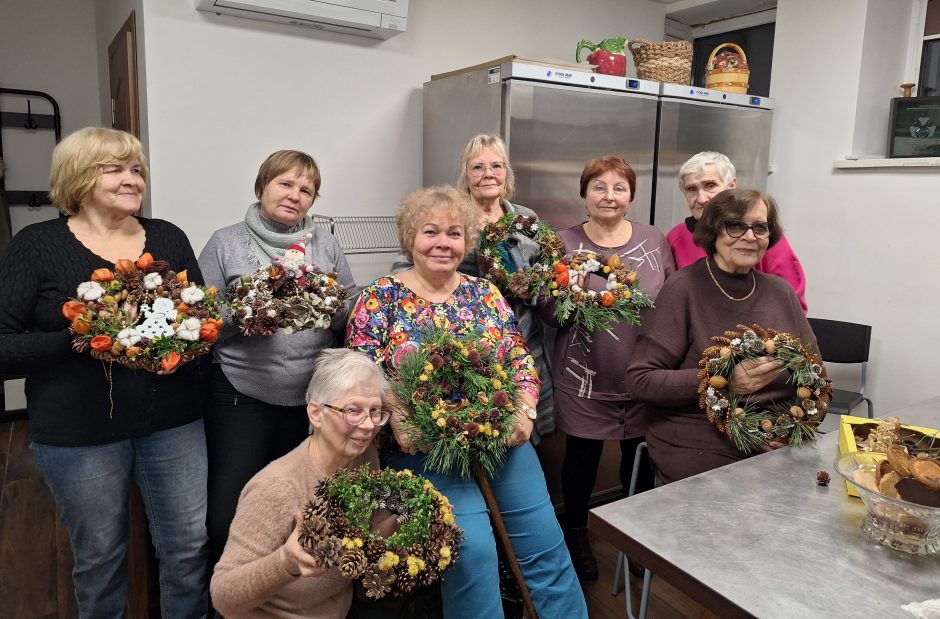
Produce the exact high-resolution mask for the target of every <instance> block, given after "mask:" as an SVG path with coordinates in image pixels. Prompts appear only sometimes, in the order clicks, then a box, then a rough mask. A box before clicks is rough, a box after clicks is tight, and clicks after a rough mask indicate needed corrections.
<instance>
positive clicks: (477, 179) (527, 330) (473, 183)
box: [392, 133, 555, 445]
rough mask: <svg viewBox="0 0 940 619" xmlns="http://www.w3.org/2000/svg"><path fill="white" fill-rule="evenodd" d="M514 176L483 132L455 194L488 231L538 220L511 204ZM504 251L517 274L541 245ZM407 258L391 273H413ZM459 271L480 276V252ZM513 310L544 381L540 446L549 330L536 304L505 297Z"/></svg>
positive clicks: (522, 244) (498, 145) (501, 149)
mask: <svg viewBox="0 0 940 619" xmlns="http://www.w3.org/2000/svg"><path fill="white" fill-rule="evenodd" d="M515 184H516V183H515V175H514V174H513V171H512V167H510V165H509V155H508V153H507V152H506V144H505V143H504V142H503V140H502V138H500V137H499V136H498V135H492V134H485V133H481V134H480V135H476V136H474V137H472V138H470V141H469V142H467V145H466V146H464V149H463V154H462V155H461V157H460V168H459V170H458V172H457V189H458V190H460V191H465V192H467V194H468V195H469V196H470V199H471V201H472V202H473V203H474V204H475V205H476V206H477V208H478V209H479V212H480V222H481V223H482V224H483V225H484V226H485V225H486V224H487V223H489V222H493V221H496V220H498V219H499V218H500V217H502V216H503V215H505V214H506V213H514V214H518V215H524V216H526V217H536V218H537V217H538V215H536V214H535V212H534V211H533V210H531V209H528V208H526V207H524V206H519V205H518V204H513V203H511V202H510V201H509V198H511V197H512V194H513V190H514V189H515ZM505 244H506V247H505V249H506V252H507V255H508V257H509V259H510V260H511V261H512V263H513V264H511V265H510V264H507V265H506V266H507V270H508V271H509V272H513V271H515V270H516V268H517V267H525V266H528V265H529V264H531V263H532V262H533V261H534V260H535V259H536V257H537V256H538V253H539V246H538V244H537V243H536V242H535V241H533V240H532V239H530V238H529V237H527V236H523V235H521V234H510V236H509V238H508V239H507V240H506V243H505ZM411 266H412V265H411V263H410V262H408V261H407V260H406V259H405V257H404V255H403V254H402V255H400V256H399V257H398V258H396V260H395V262H394V264H393V265H392V272H393V273H398V272H400V271H404V270H405V269H408V268H411ZM457 270H458V271H460V272H461V273H466V274H467V275H472V276H474V277H481V276H482V275H481V273H480V270H479V267H478V266H477V252H476V248H474V249H473V250H471V251H470V252H468V253H467V255H466V257H465V258H464V259H463V262H462V263H461V264H460V266H458V267H457ZM506 300H507V301H509V304H510V306H511V307H512V311H513V313H514V314H515V315H516V320H517V321H518V323H519V330H520V331H521V332H522V335H523V337H525V339H526V343H527V344H528V345H529V351H530V352H531V353H532V358H533V360H534V361H535V369H536V371H538V374H539V378H540V379H541V380H542V389H541V392H540V393H539V403H538V416H537V417H536V420H535V430H534V431H533V432H532V439H531V440H532V444H533V445H538V443H539V442H540V441H541V439H542V437H544V436H548V435H549V434H551V433H552V432H554V431H555V419H554V413H553V408H552V380H551V371H550V366H549V359H548V357H547V355H546V354H545V342H544V340H545V328H544V326H543V325H542V319H541V317H540V316H539V314H538V313H537V312H536V311H535V307H534V303H535V300H534V299H533V300H532V301H523V300H520V299H515V298H513V297H509V296H507V297H506Z"/></svg>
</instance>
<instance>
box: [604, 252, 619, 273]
mask: <svg viewBox="0 0 940 619" xmlns="http://www.w3.org/2000/svg"><path fill="white" fill-rule="evenodd" d="M607 266H609V267H610V268H612V269H619V268H620V267H622V266H623V261H622V260H620V254H618V253H617V252H614V253H612V254H610V258H608V259H607Z"/></svg>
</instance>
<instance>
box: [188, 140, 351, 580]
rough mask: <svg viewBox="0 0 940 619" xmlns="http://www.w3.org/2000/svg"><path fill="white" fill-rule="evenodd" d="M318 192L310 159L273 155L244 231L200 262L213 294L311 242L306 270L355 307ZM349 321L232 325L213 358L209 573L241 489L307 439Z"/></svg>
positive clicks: (210, 247)
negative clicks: (312, 390) (315, 375)
mask: <svg viewBox="0 0 940 619" xmlns="http://www.w3.org/2000/svg"><path fill="white" fill-rule="evenodd" d="M319 190H320V170H319V168H318V167H317V164H316V162H315V161H314V160H313V158H312V157H311V156H310V155H308V154H306V153H302V152H299V151H294V150H282V151H278V152H276V153H273V154H272V155H270V156H269V157H268V158H267V159H266V160H265V161H264V163H263V164H261V168H260V169H259V170H258V177H257V179H256V180H255V195H256V196H257V197H258V200H259V201H258V202H255V203H254V204H252V205H251V206H249V207H248V212H247V213H245V219H244V221H240V222H238V223H236V224H234V225H231V226H228V227H227V228H222V229H221V230H218V231H216V232H215V234H213V235H212V238H210V239H209V242H208V243H207V244H206V246H205V248H203V250H202V253H201V254H200V255H199V267H200V269H202V274H203V277H204V278H205V282H206V285H214V286H216V287H218V289H219V290H225V288H226V287H227V286H228V285H229V284H231V283H232V282H233V281H235V280H237V279H238V278H239V277H241V276H242V275H247V274H250V273H253V272H255V271H257V270H258V269H260V268H262V267H265V266H269V265H270V264H271V259H272V258H281V257H282V256H283V255H284V252H285V250H287V249H288V248H289V247H290V246H291V245H294V244H295V243H297V242H298V239H301V241H300V242H301V243H302V242H303V241H302V237H304V236H305V235H307V234H309V235H310V236H309V238H307V240H306V244H305V260H306V261H307V262H312V263H314V264H315V265H316V267H317V268H318V269H320V270H321V271H323V272H329V271H336V272H338V273H339V277H338V278H337V279H338V281H339V283H340V284H342V285H343V286H344V287H346V288H347V289H348V290H349V298H350V299H353V298H355V294H354V292H355V287H356V284H355V282H354V281H353V277H352V273H351V271H350V270H349V265H348V264H347V262H346V257H345V256H344V255H343V250H342V249H341V248H340V245H339V242H338V241H337V240H336V238H335V237H334V236H333V235H331V234H330V233H329V232H326V231H324V230H322V229H320V228H318V227H315V226H314V224H313V220H312V219H311V218H310V217H308V216H307V212H308V211H309V210H310V207H311V206H312V205H313V201H314V200H315V199H316V198H317V196H319ZM350 303H351V301H350ZM348 311H349V305H348V304H347V306H346V308H345V311H343V310H341V311H339V312H337V314H336V316H335V317H334V319H333V322H332V324H331V326H330V329H328V330H314V329H309V330H304V331H298V332H295V333H290V334H288V333H285V332H284V331H283V330H278V331H277V332H276V333H275V334H274V335H271V336H252V337H247V336H244V335H242V334H241V333H239V332H238V329H237V328H236V327H235V326H234V325H231V324H229V323H227V324H226V327H225V329H224V330H223V332H222V334H221V336H220V338H219V342H218V343H217V344H216V345H215V348H214V349H213V350H214V359H213V361H214V363H213V372H212V381H211V385H210V401H209V405H208V409H207V410H206V443H207V446H208V453H209V487H208V492H209V504H208V517H207V520H208V523H207V524H208V529H209V551H210V554H209V569H210V571H211V570H212V568H213V566H214V565H215V563H216V562H217V561H218V560H219V557H220V556H221V555H222V550H223V549H224V548H225V542H226V540H227V538H228V529H229V525H230V524H231V522H232V518H233V517H234V516H235V507H236V505H237V504H238V496H239V494H240V493H241V491H242V488H243V487H244V486H245V484H246V483H247V482H248V480H250V479H251V478H252V477H253V476H254V475H255V473H257V472H258V471H260V470H261V469H263V468H264V467H265V466H267V465H268V463H270V462H271V461H273V460H276V459H277V458H280V457H281V456H283V455H284V454H286V453H287V452H289V451H290V450H292V449H293V448H294V447H296V446H297V445H298V444H299V443H300V442H301V441H303V440H304V439H305V438H306V437H307V435H308V434H309V432H308V421H307V412H306V404H307V402H306V399H305V397H304V395H305V391H306V388H307V381H308V380H309V379H310V374H311V372H312V371H313V366H314V361H315V360H316V358H317V356H318V353H319V351H321V350H323V349H326V348H333V347H335V346H337V345H340V344H341V343H342V338H343V328H344V327H345V324H346V314H347V313H348Z"/></svg>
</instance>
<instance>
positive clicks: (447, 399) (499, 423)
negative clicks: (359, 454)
mask: <svg viewBox="0 0 940 619" xmlns="http://www.w3.org/2000/svg"><path fill="white" fill-rule="evenodd" d="M418 341H420V342H421V346H420V348H418V349H416V350H415V351H413V352H409V353H408V354H407V355H405V356H404V357H402V360H401V362H400V363H399V365H398V368H397V370H396V372H395V375H394V376H393V377H392V381H391V382H392V389H393V390H394V392H395V395H396V396H397V398H398V400H399V401H400V402H405V403H407V406H406V410H405V412H404V415H403V421H404V423H405V427H406V431H407V432H409V438H410V439H411V440H412V442H413V444H414V445H415V446H416V447H417V448H419V449H430V452H429V453H428V455H427V459H426V460H425V466H426V467H427V468H428V469H430V470H433V471H438V472H441V473H445V474H457V475H460V476H462V477H469V476H470V473H471V465H472V464H473V463H474V462H476V463H479V465H480V467H481V468H482V469H483V471H484V472H485V473H486V474H487V475H488V476H493V475H495V474H496V473H497V472H498V471H499V469H500V468H501V467H502V464H503V461H504V460H505V458H506V450H507V449H508V448H509V447H508V446H507V444H506V438H507V437H508V436H509V432H506V430H508V429H509V427H510V426H511V425H512V424H513V422H514V421H515V419H516V414H517V411H516V407H515V405H514V402H515V397H516V390H517V386H516V383H515V382H513V381H512V380H511V379H510V377H509V374H508V372H507V370H506V367H505V366H504V365H503V364H502V363H499V362H498V361H497V359H496V355H495V348H496V347H497V346H498V345H499V343H498V342H496V343H494V342H492V341H491V340H489V339H486V338H483V339H480V340H476V341H474V340H470V339H466V340H464V339H460V338H458V337H456V336H455V335H454V334H453V333H452V332H451V331H450V330H449V329H448V328H447V327H446V326H445V325H442V324H433V325H429V326H428V327H425V328H424V329H423V330H422V333H421V336H420V337H419V338H418ZM523 354H528V353H527V352H526V351H525V350H524V349H522V348H513V349H512V350H510V351H509V356H510V359H507V363H511V361H512V359H514V358H516V356H519V355H523ZM504 434H505V435H504Z"/></svg>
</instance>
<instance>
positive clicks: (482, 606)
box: [346, 187, 587, 617]
mask: <svg viewBox="0 0 940 619" xmlns="http://www.w3.org/2000/svg"><path fill="white" fill-rule="evenodd" d="M396 220H397V225H398V232H399V239H400V241H401V246H402V251H403V252H404V253H405V255H406V257H407V258H408V259H409V261H410V262H411V263H412V264H414V267H412V268H411V269H408V270H407V271H403V272H401V273H399V274H397V275H389V276H386V277H382V278H379V279H378V280H377V281H376V282H374V283H373V284H372V285H371V286H368V287H366V288H365V289H364V290H363V291H362V293H361V294H360V296H359V299H358V301H357V303H356V306H355V307H354V308H353V312H352V315H351V316H350V320H349V325H348V327H347V330H346V344H347V346H349V347H350V348H355V349H357V350H361V351H363V352H365V353H366V354H368V355H370V356H371V357H372V358H373V359H375V361H376V363H378V364H380V365H382V366H383V367H384V368H385V369H386V371H389V372H393V371H394V369H395V368H396V367H397V366H398V364H399V363H400V362H401V359H402V358H403V357H404V356H405V355H406V353H408V352H410V351H412V350H416V349H417V348H418V347H420V344H421V343H420V338H421V332H422V329H423V328H424V327H425V325H428V324H433V323H435V322H437V323H443V324H447V325H448V326H449V328H451V329H452V330H453V331H454V333H455V334H456V335H457V336H458V337H461V338H472V339H475V340H478V341H480V342H482V343H483V344H484V345H488V346H490V347H492V348H494V349H495V350H496V356H497V359H498V360H499V361H500V362H501V363H503V364H504V365H506V366H508V367H509V368H511V370H512V372H511V373H512V380H514V381H515V382H516V384H517V386H518V387H519V389H518V393H519V394H520V395H519V398H518V401H517V402H516V404H517V408H518V409H519V410H520V414H519V417H518V418H517V420H516V423H515V424H514V425H513V426H512V427H511V431H510V432H507V435H508V439H507V443H508V445H509V446H510V447H511V448H512V449H510V450H509V452H508V454H507V457H506V462H505V464H504V465H503V468H502V470H501V471H500V472H499V474H498V475H496V476H495V477H494V478H493V479H492V480H491V485H492V488H493V492H494V494H495V496H496V500H497V502H498V503H499V505H500V512H501V514H502V517H503V520H504V522H505V524H506V529H507V530H508V532H509V535H510V537H511V538H512V544H513V550H514V551H515V554H516V558H517V560H518V561H519V565H520V567H521V568H522V573H523V576H524V577H525V580H526V584H527V586H528V588H529V590H530V592H531V594H532V599H533V602H534V604H535V607H536V610H537V611H538V613H539V615H540V616H543V617H587V608H586V606H585V603H584V596H583V594H582V592H581V587H580V586H579V584H578V579H577V576H576V575H575V573H574V569H573V568H572V566H571V559H570V557H569V555H568V550H567V548H566V547H565V543H564V537H563V535H562V532H561V528H560V526H559V524H558V521H557V520H556V518H555V512H554V509H553V507H552V504H551V501H550V499H549V496H548V490H547V488H546V486H545V478H544V475H543V474H542V469H541V467H540V466H539V461H538V458H537V456H536V454H535V450H534V449H533V448H532V446H531V445H530V444H529V442H528V439H529V435H530V434H531V432H532V428H533V422H534V418H535V406H536V404H537V402H538V393H539V385H540V382H539V379H538V376H537V374H536V372H535V370H534V368H533V363H532V357H531V355H530V354H529V352H528V349H527V348H526V344H525V341H524V340H523V338H522V337H521V335H520V333H519V328H518V326H517V324H516V319H515V317H514V316H513V314H512V311H511V310H510V309H509V305H508V304H507V303H506V300H505V299H504V298H503V297H502V295H501V294H500V293H499V291H498V290H497V289H496V287H495V286H493V285H492V284H490V283H489V282H488V281H486V280H483V279H478V278H475V277H471V276H468V275H464V274H462V273H459V272H458V271H457V266H458V265H459V264H460V262H461V261H462V260H463V258H464V256H465V255H466V253H467V250H468V248H472V247H474V246H475V242H476V237H477V235H478V233H479V217H478V214H477V213H476V211H475V210H474V207H473V206H472V205H471V204H470V203H469V201H468V200H467V199H466V197H465V196H463V195H462V194H460V193H459V192H458V191H457V190H455V189H454V188H452V187H431V188H426V189H421V190H419V191H417V192H415V193H413V194H412V195H410V196H408V197H407V198H405V200H404V201H402V205H401V208H400V209H399V212H398V215H397V217H396ZM391 426H392V430H393V433H394V435H395V439H396V440H397V443H398V446H400V449H397V448H396V449H387V450H385V452H384V453H383V454H382V463H383V465H385V466H391V467H393V468H397V469H404V468H409V469H412V470H415V471H417V472H419V473H420V474H422V475H425V476H426V477H427V478H428V479H430V480H431V481H432V483H434V484H435V486H437V487H438V488H439V489H440V491H441V492H442V493H444V494H445V495H446V496H447V497H448V498H449V499H450V501H451V503H453V505H454V508H455V509H454V513H455V515H456V517H457V524H458V525H459V526H460V527H461V528H462V529H463V531H464V534H465V535H466V540H465V541H464V542H463V544H462V545H461V548H460V559H459V560H458V561H457V562H456V563H455V566H454V568H453V569H452V570H451V571H449V572H447V573H446V574H445V575H444V578H443V580H442V587H441V588H442V594H443V600H444V613H445V615H446V616H447V617H501V616H502V606H501V602H500V594H499V574H498V570H497V558H496V543H495V539H494V537H493V531H492V529H491V527H490V522H489V515H488V512H487V509H486V504H485V502H484V500H483V496H482V495H481V493H480V490H479V487H478V486H477V484H476V482H475V481H474V480H472V479H464V478H461V477H458V476H455V475H443V474H440V473H436V472H434V471H431V470H426V469H425V467H424V458H425V455H424V454H421V453H415V449H414V448H413V446H412V444H411V442H410V441H409V439H408V435H407V433H406V432H405V431H404V430H403V428H402V426H401V424H400V419H398V418H396V417H395V416H393V418H392V423H391Z"/></svg>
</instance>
